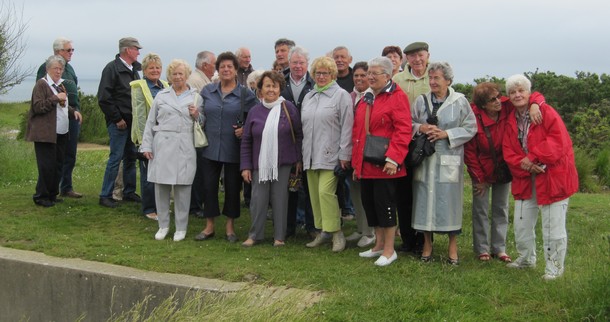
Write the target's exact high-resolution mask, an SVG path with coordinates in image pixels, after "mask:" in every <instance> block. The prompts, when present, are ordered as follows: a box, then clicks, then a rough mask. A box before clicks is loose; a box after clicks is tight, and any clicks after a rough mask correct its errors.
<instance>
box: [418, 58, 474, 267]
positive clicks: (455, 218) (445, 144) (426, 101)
mask: <svg viewBox="0 0 610 322" xmlns="http://www.w3.org/2000/svg"><path fill="white" fill-rule="evenodd" d="M428 75H429V77H430V92H429V93H428V94H424V95H420V96H418V97H417V100H416V101H415V107H414V108H413V109H412V110H411V114H412V116H413V131H415V132H419V133H423V134H425V135H427V136H428V139H429V140H430V141H432V142H434V147H435V149H436V153H434V154H432V155H431V156H429V157H427V158H426V159H425V160H424V162H423V163H422V164H421V165H419V166H418V167H417V168H416V169H415V171H414V174H413V211H414V214H413V228H414V229H416V230H419V231H423V232H424V247H423V251H422V255H421V260H422V261H424V262H429V261H430V260H432V240H431V238H432V233H433V232H437V233H443V234H449V250H448V253H449V255H448V260H447V262H448V263H449V264H451V265H457V264H458V247H457V235H458V234H459V233H460V232H461V230H462V208H463V207H462V206H463V204H464V192H463V190H464V172H463V171H462V169H463V167H464V144H465V143H466V142H468V141H469V140H470V139H472V137H473V136H474V135H475V134H476V132H477V122H476V118H475V116H474V113H473V112H472V109H471V108H470V104H469V103H468V100H467V99H466V98H465V97H464V95H462V94H460V93H457V92H455V91H454V90H453V88H451V87H449V86H450V85H451V83H452V82H453V69H452V68H451V66H450V65H449V64H448V63H446V62H439V63H431V64H430V66H429V68H428Z"/></svg>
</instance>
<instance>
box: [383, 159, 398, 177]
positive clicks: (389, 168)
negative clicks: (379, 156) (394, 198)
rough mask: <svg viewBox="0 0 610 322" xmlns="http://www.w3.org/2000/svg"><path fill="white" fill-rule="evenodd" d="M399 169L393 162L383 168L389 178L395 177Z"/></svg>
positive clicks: (387, 163)
mask: <svg viewBox="0 0 610 322" xmlns="http://www.w3.org/2000/svg"><path fill="white" fill-rule="evenodd" d="M397 169H398V168H397V167H396V166H395V165H394V163H392V162H386V163H385V165H384V166H383V172H385V173H387V174H388V175H389V176H393V175H395V174H396V171H397Z"/></svg>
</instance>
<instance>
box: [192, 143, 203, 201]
mask: <svg viewBox="0 0 610 322" xmlns="http://www.w3.org/2000/svg"><path fill="white" fill-rule="evenodd" d="M202 150H203V148H195V154H196V155H197V170H196V171H195V179H193V185H192V186H191V206H190V212H191V213H192V212H196V211H199V210H203V157H202V156H201V151H202Z"/></svg>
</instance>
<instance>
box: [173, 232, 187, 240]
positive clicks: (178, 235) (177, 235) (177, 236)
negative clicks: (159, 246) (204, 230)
mask: <svg viewBox="0 0 610 322" xmlns="http://www.w3.org/2000/svg"><path fill="white" fill-rule="evenodd" d="M184 237H186V230H177V231H176V232H175V233H174V241H181V240H183V239H184Z"/></svg>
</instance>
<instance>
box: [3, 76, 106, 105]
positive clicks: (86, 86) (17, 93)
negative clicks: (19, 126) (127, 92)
mask: <svg viewBox="0 0 610 322" xmlns="http://www.w3.org/2000/svg"><path fill="white" fill-rule="evenodd" d="M34 84H36V79H35V77H27V78H26V79H25V80H24V81H23V82H21V84H19V85H17V86H15V87H13V88H11V89H10V90H9V91H8V92H7V93H6V94H4V95H0V102H2V103H9V102H24V101H29V100H30V99H31V98H32V89H33V88H34ZM99 84H100V80H99V79H93V78H92V79H87V78H79V79H78V87H79V88H80V90H81V91H82V92H83V93H85V94H86V95H96V94H97V87H98V85H99Z"/></svg>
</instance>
